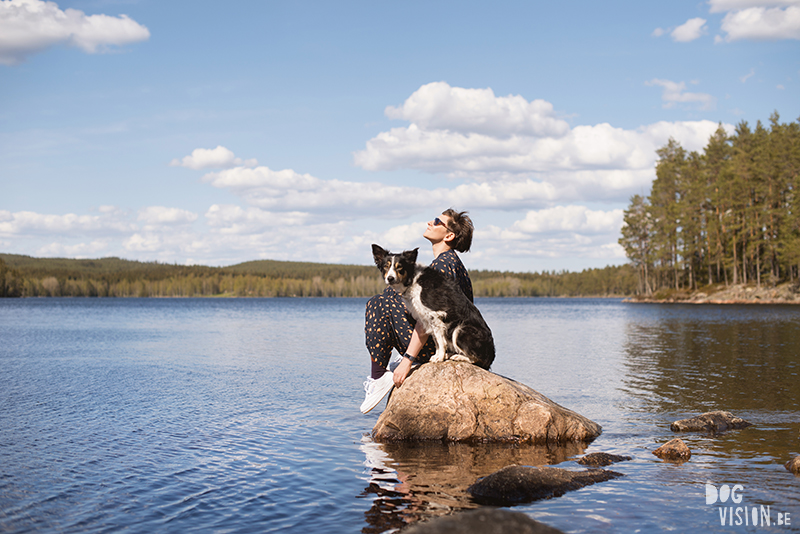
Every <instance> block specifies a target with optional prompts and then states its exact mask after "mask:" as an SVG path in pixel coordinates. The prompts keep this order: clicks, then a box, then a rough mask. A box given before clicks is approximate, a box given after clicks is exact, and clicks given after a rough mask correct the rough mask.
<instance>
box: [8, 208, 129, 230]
mask: <svg viewBox="0 0 800 534" xmlns="http://www.w3.org/2000/svg"><path fill="white" fill-rule="evenodd" d="M131 228H133V225H132V224H131V223H130V222H128V221H126V220H125V219H124V218H123V217H120V216H119V214H118V213H117V212H112V213H110V214H107V215H76V214H74V213H67V214H66V215H52V214H40V213H35V212H32V211H18V212H15V213H11V212H9V211H5V210H0V235H5V236H25V235H42V234H61V235H67V234H76V233H80V234H97V235H105V234H114V233H120V232H127V231H129V230H130V229H131Z"/></svg>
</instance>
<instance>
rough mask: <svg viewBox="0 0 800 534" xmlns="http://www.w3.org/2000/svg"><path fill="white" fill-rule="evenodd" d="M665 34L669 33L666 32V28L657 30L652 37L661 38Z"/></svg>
mask: <svg viewBox="0 0 800 534" xmlns="http://www.w3.org/2000/svg"><path fill="white" fill-rule="evenodd" d="M665 33H667V30H665V29H664V28H656V29H655V30H653V33H651V34H650V35H652V36H653V37H661V36H662V35H664V34H665Z"/></svg>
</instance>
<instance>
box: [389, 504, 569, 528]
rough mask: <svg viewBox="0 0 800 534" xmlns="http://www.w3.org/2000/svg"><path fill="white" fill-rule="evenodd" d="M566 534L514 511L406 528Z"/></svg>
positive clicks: (455, 517)
mask: <svg viewBox="0 0 800 534" xmlns="http://www.w3.org/2000/svg"><path fill="white" fill-rule="evenodd" d="M452 532H458V533H459V534H506V533H508V534H563V531H561V530H558V529H557V528H553V527H549V526H547V525H545V524H544V523H540V522H539V521H536V520H534V519H531V518H530V517H528V516H527V515H525V514H522V513H519V512H512V511H510V510H499V509H494V508H481V509H479V510H472V511H469V512H461V513H458V514H453V515H448V516H444V517H437V518H435V519H431V520H430V521H425V522H424V523H414V524H413V525H411V526H409V527H407V528H404V529H403V534H450V533H452Z"/></svg>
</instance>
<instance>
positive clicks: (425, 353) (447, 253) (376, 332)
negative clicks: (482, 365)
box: [361, 209, 474, 413]
mask: <svg viewBox="0 0 800 534" xmlns="http://www.w3.org/2000/svg"><path fill="white" fill-rule="evenodd" d="M473 230H474V227H473V225H472V220H470V218H469V216H468V215H467V212H466V211H461V212H458V211H455V210H453V209H447V210H445V211H444V212H442V214H441V215H440V216H439V217H436V218H434V219H433V220H432V221H429V222H428V227H427V228H426V229H425V233H424V234H422V236H423V237H424V238H425V239H427V240H428V241H430V242H431V246H432V247H433V256H434V260H433V262H431V267H433V268H434V269H436V270H438V271H440V272H442V273H444V274H446V275H448V276H450V277H451V278H453V279H454V280H455V281H456V284H457V285H458V287H459V288H460V289H461V291H463V292H464V294H465V295H466V296H467V298H469V300H470V301H472V300H473V296H472V281H471V280H470V279H469V275H468V274H467V270H466V269H465V268H464V264H463V263H461V259H460V258H459V257H458V254H456V251H458V252H467V251H469V248H470V246H471V245H472V232H473ZM364 331H365V334H366V343H367V350H368V351H369V355H370V360H371V361H372V372H371V375H370V376H369V377H367V380H366V382H364V389H365V391H366V397H365V399H364V403H363V404H362V405H361V412H362V413H367V412H369V411H370V410H372V409H373V408H374V407H375V406H376V405H377V404H378V403H379V402H380V401H381V399H383V397H385V396H386V394H387V393H388V392H389V391H390V390H391V389H392V386H396V387H400V386H402V385H403V382H404V381H405V379H406V377H407V376H408V373H409V372H410V371H411V367H412V366H413V365H415V364H422V363H425V362H427V361H428V360H429V359H430V358H431V356H433V354H434V353H435V352H436V345H435V343H434V342H433V339H429V338H430V336H429V335H428V334H427V333H426V332H425V331H424V330H423V328H422V325H418V324H417V323H416V321H415V320H414V318H413V317H412V316H411V314H410V313H409V312H408V311H407V310H406V307H405V304H404V303H403V298H402V297H401V296H400V295H399V294H398V293H397V292H396V291H395V290H394V289H392V288H391V287H388V286H387V287H386V289H385V290H384V291H383V293H382V294H380V295H376V296H374V297H372V298H371V299H370V300H369V301H368V302H367V310H366V317H365V327H364ZM392 349H396V350H397V352H398V354H396V355H394V356H393V355H392ZM401 354H402V357H401V356H400V355H401ZM392 370H393V372H392Z"/></svg>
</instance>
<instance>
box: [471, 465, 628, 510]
mask: <svg viewBox="0 0 800 534" xmlns="http://www.w3.org/2000/svg"><path fill="white" fill-rule="evenodd" d="M621 476H623V475H622V473H617V472H614V471H606V470H604V469H584V470H582V471H569V470H567V469H561V468H558V467H524V466H519V465H510V466H508V467H504V468H503V469H501V470H500V471H498V472H496V473H492V474H491V475H489V476H488V477H485V478H482V479H481V480H479V481H478V482H476V483H475V484H473V485H472V486H470V487H469V488H467V491H468V492H469V493H470V494H471V495H472V497H473V498H474V499H475V500H476V501H478V502H479V503H482V504H491V505H496V506H509V505H513V504H520V503H527V502H531V501H538V500H540V499H549V498H552V497H560V496H561V495H564V494H565V493H566V492H568V491H573V490H577V489H580V488H582V487H584V486H589V485H591V484H594V483H596V482H604V481H606V480H611V479H613V478H617V477H621Z"/></svg>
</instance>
